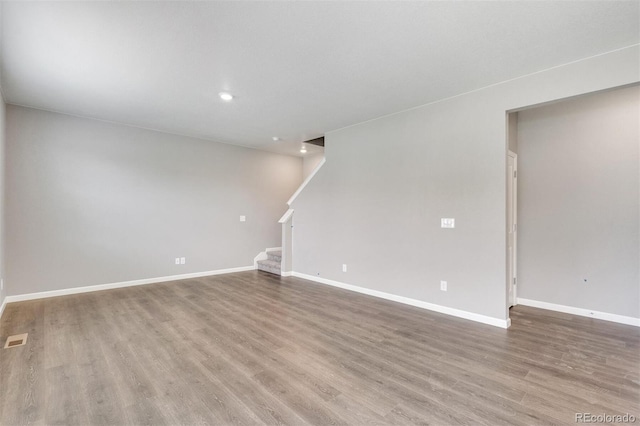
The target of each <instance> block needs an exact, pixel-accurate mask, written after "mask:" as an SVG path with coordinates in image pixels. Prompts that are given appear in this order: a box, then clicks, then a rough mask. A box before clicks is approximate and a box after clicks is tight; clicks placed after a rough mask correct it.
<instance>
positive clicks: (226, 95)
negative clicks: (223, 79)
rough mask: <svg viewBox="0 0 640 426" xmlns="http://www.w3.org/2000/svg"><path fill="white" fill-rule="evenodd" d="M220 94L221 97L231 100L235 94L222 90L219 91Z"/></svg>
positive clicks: (224, 99)
mask: <svg viewBox="0 0 640 426" xmlns="http://www.w3.org/2000/svg"><path fill="white" fill-rule="evenodd" d="M218 95H219V96H220V99H222V100H223V101H227V102H228V101H230V100H231V99H233V95H232V94H231V93H227V92H220V93H218Z"/></svg>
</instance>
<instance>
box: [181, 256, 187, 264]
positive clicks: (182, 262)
mask: <svg viewBox="0 0 640 426" xmlns="http://www.w3.org/2000/svg"><path fill="white" fill-rule="evenodd" d="M185 263H187V258H186V257H181V258H180V264H181V265H184V264H185Z"/></svg>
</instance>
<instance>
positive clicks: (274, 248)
mask: <svg viewBox="0 0 640 426" xmlns="http://www.w3.org/2000/svg"><path fill="white" fill-rule="evenodd" d="M278 250H280V251H281V250H282V247H269V248H268V249H265V250H264V251H265V252H268V251H278Z"/></svg>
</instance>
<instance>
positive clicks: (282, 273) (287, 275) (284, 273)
mask: <svg viewBox="0 0 640 426" xmlns="http://www.w3.org/2000/svg"><path fill="white" fill-rule="evenodd" d="M280 276H281V277H291V276H293V272H292V271H287V272H280Z"/></svg>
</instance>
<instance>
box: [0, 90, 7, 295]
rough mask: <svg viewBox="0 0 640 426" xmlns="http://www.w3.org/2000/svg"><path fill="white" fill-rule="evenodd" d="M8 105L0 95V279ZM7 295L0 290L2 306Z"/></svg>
mask: <svg viewBox="0 0 640 426" xmlns="http://www.w3.org/2000/svg"><path fill="white" fill-rule="evenodd" d="M5 119H6V105H5V103H4V98H3V97H2V94H1V93H0V279H3V280H4V279H5V229H6V228H5V220H4V219H5V196H4V188H5V174H4V171H5V147H6V142H5V141H6V138H5V130H6V126H5V123H6V120H5ZM6 295H7V288H6V287H3V289H2V290H0V306H1V305H2V302H3V301H4V298H5V296H6Z"/></svg>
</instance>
